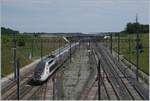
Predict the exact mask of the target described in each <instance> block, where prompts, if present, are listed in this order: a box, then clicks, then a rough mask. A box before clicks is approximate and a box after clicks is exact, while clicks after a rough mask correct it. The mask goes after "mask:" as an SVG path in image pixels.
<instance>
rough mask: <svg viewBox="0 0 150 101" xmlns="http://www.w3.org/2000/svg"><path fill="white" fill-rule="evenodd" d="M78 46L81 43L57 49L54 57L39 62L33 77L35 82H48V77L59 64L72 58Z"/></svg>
mask: <svg viewBox="0 0 150 101" xmlns="http://www.w3.org/2000/svg"><path fill="white" fill-rule="evenodd" d="M78 45H79V42H77V43H73V44H71V45H66V47H65V48H60V49H57V50H55V51H54V53H53V54H52V55H50V56H48V57H47V58H46V59H43V60H41V62H39V63H38V64H37V65H36V67H35V71H34V75H33V77H32V79H33V81H35V82H43V81H46V80H47V79H48V77H49V76H50V75H51V74H52V73H53V72H54V71H55V70H56V69H57V64H59V63H62V62H63V61H65V60H66V59H67V58H68V57H69V56H70V52H71V54H72V53H73V52H74V51H75V48H76V46H78Z"/></svg>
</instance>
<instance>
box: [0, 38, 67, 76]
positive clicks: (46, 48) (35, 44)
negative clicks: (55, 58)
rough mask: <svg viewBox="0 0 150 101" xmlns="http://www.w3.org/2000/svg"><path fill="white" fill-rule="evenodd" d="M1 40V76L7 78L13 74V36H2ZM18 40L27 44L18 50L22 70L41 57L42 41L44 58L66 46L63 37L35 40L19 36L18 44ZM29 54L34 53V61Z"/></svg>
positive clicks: (18, 47)
mask: <svg viewBox="0 0 150 101" xmlns="http://www.w3.org/2000/svg"><path fill="white" fill-rule="evenodd" d="M1 39H2V44H1V47H2V49H1V61H2V62H1V63H2V65H1V74H2V75H3V76H6V75H8V74H10V73H11V72H13V67H12V66H13V64H12V60H13V58H12V36H10V35H2V36H1ZM18 40H22V41H24V42H25V45H24V46H18V45H17V50H16V55H17V58H19V60H20V68H21V67H23V66H25V65H27V64H29V63H31V62H32V61H33V60H35V59H38V58H40V57H41V40H42V41H43V44H42V47H43V52H42V53H43V56H44V55H47V54H49V53H51V52H52V51H53V50H55V49H57V48H58V47H59V46H60V47H63V46H64V45H65V44H66V43H65V41H64V40H63V38H62V37H48V38H44V37H42V38H40V37H39V38H34V37H32V36H26V35H17V42H18ZM59 41H60V44H59ZM29 53H32V59H29Z"/></svg>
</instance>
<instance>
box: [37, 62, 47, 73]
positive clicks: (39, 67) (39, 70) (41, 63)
mask: <svg viewBox="0 0 150 101" xmlns="http://www.w3.org/2000/svg"><path fill="white" fill-rule="evenodd" d="M44 67H45V62H44V61H41V62H40V63H38V64H37V66H36V69H35V71H37V72H43V70H44Z"/></svg>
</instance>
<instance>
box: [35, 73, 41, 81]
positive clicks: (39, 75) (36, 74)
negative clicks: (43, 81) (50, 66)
mask: <svg viewBox="0 0 150 101" xmlns="http://www.w3.org/2000/svg"><path fill="white" fill-rule="evenodd" d="M40 78H41V73H39V72H36V73H35V74H34V79H36V80H39V79H40Z"/></svg>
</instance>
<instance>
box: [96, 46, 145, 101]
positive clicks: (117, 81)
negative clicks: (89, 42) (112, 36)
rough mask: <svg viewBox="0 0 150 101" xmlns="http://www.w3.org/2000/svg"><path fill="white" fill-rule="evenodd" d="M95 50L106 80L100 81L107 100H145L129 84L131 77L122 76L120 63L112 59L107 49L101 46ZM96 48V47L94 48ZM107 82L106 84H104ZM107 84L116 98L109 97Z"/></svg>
mask: <svg viewBox="0 0 150 101" xmlns="http://www.w3.org/2000/svg"><path fill="white" fill-rule="evenodd" d="M98 47H99V48H98V49H96V51H97V55H98V57H99V59H100V61H101V67H102V70H103V72H104V75H106V78H107V79H106V80H104V82H103V80H102V84H103V85H104V88H105V91H107V93H106V95H107V97H108V99H113V98H114V99H116V98H117V99H121V100H125V99H127V100H129V99H131V100H132V99H139V100H141V99H145V98H143V97H142V96H141V94H140V93H139V92H137V90H136V89H135V87H134V86H133V85H132V84H131V83H130V81H129V79H130V80H133V79H131V77H130V76H129V75H128V76H127V75H124V73H123V71H122V70H121V69H120V68H121V67H120V65H119V64H120V63H119V62H117V60H116V59H114V58H113V57H112V55H111V54H110V52H108V49H106V48H105V47H103V46H98ZM96 48H97V47H96ZM106 81H107V82H106ZM106 83H109V84H110V85H109V86H111V88H112V91H113V92H114V93H115V95H116V97H111V95H112V94H109V93H110V91H109V89H108V87H107V86H106V85H108V84H106Z"/></svg>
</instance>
